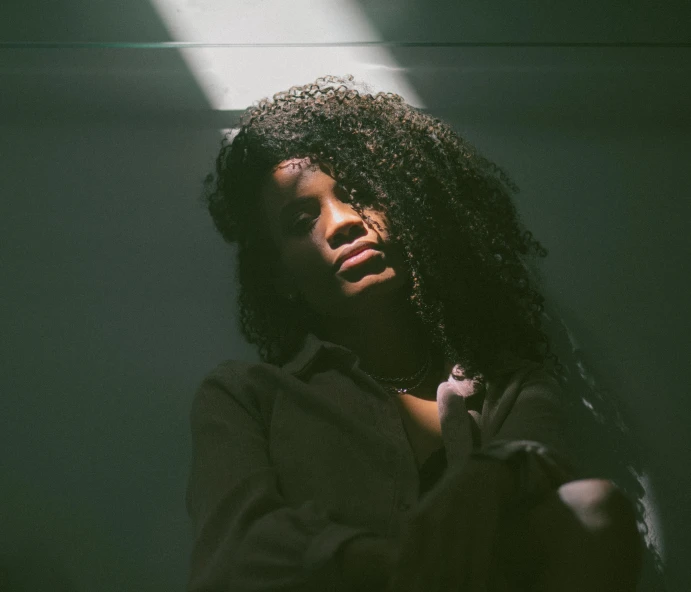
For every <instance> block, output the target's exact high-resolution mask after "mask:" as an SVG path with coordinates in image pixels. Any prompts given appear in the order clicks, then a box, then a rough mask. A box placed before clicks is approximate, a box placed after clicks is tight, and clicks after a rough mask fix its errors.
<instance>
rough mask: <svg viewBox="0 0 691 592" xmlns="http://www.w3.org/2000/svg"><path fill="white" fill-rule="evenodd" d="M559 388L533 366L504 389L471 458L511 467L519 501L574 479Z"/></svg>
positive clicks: (539, 495)
mask: <svg viewBox="0 0 691 592" xmlns="http://www.w3.org/2000/svg"><path fill="white" fill-rule="evenodd" d="M561 401H562V396H561V387H560V386H559V383H558V381H557V380H556V378H555V377H554V376H552V375H551V374H550V373H548V372H547V371H546V370H545V369H544V368H543V367H541V366H540V367H533V368H532V369H531V370H529V371H528V372H527V373H525V375H524V377H523V379H520V380H517V381H516V384H511V385H509V387H507V389H506V390H505V392H504V394H503V395H502V397H501V398H500V399H499V401H498V402H497V404H496V408H495V409H494V410H493V413H492V414H491V418H490V421H489V427H488V429H487V430H485V434H483V445H482V447H481V448H480V449H479V450H476V451H475V452H474V453H473V454H472V457H473V458H487V459H495V460H500V461H504V462H506V463H507V464H509V465H510V466H511V467H512V468H513V469H514V474H515V476H516V480H517V487H518V491H519V497H520V500H521V501H522V502H526V503H531V502H532V501H534V500H535V499H538V498H540V497H542V495H544V493H545V492H547V491H549V490H552V489H554V488H556V487H559V486H560V485H562V484H564V483H566V482H567V481H571V480H573V479H575V478H576V470H575V468H574V465H573V464H572V461H571V459H570V455H569V454H568V452H567V450H566V445H565V434H564V417H563V412H562V403H561Z"/></svg>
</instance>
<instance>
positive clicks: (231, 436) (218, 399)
mask: <svg viewBox="0 0 691 592" xmlns="http://www.w3.org/2000/svg"><path fill="white" fill-rule="evenodd" d="M230 390H233V389H230ZM240 390H242V388H240ZM234 394H235V393H231V392H229V388H228V385H227V384H226V381H219V380H218V379H214V378H212V377H208V378H207V379H206V380H205V381H204V382H203V383H202V385H201V386H200V388H199V390H198V392H197V394H196V396H195V399H194V403H193V405H192V411H191V414H190V419H191V430H192V443H193V455H192V465H191V470H190V475H189V479H188V484H187V496H186V504H187V511H188V513H189V515H190V517H191V518H192V521H193V523H194V529H195V540H194V543H193V548H192V553H191V558H190V575H189V582H188V592H202V591H204V592H210V591H218V592H221V591H232V592H252V591H261V592H271V591H296V592H297V591H300V592H306V591H312V590H315V591H317V590H319V591H320V592H325V591H336V590H341V589H343V586H344V585H343V583H342V581H341V578H340V574H339V572H338V569H337V564H336V557H335V555H336V551H337V550H338V549H339V547H340V546H341V545H342V544H343V543H345V542H346V541H348V540H350V539H351V538H353V537H355V536H358V535H361V534H368V533H367V531H365V530H363V529H359V528H353V527H350V526H347V525H344V524H338V523H336V522H333V521H332V520H330V519H329V516H328V513H327V511H326V510H325V509H324V508H320V507H318V506H317V505H316V504H315V503H314V502H311V501H307V502H305V503H304V504H302V505H300V506H298V507H291V506H288V505H287V504H286V502H285V500H284V499H283V498H282V496H281V494H280V491H279V486H278V478H277V474H276V472H275V470H274V469H273V468H272V466H271V463H270V460H269V455H268V446H267V438H266V435H265V431H264V427H263V422H262V421H261V419H262V418H261V414H260V412H259V410H258V409H256V407H253V406H252V405H251V404H249V403H248V401H247V400H246V399H247V397H242V396H240V397H235V396H234ZM243 399H245V400H243Z"/></svg>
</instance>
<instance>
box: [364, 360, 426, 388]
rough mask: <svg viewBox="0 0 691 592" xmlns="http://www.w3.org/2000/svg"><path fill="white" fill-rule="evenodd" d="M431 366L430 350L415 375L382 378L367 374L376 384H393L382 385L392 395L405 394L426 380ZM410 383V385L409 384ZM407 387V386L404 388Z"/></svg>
mask: <svg viewBox="0 0 691 592" xmlns="http://www.w3.org/2000/svg"><path fill="white" fill-rule="evenodd" d="M431 364H432V353H431V352H430V350H427V359H426V360H425V363H424V364H423V365H422V366H421V367H420V369H419V370H417V371H416V372H415V373H413V374H411V375H410V376H394V377H390V378H388V377H383V376H376V375H374V374H371V373H369V372H368V374H369V375H370V376H371V377H372V378H374V380H376V381H377V382H388V383H394V384H388V385H382V387H383V388H384V389H385V390H387V391H389V392H390V393H392V394H397V393H398V394H401V393H407V392H408V391H409V390H411V389H414V388H417V387H419V386H420V385H421V384H422V383H423V381H424V380H425V378H427V374H428V372H429V368H430V366H431ZM411 383H412V384H411ZM405 385H407V386H405Z"/></svg>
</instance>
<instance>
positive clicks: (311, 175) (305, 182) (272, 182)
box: [261, 158, 335, 213]
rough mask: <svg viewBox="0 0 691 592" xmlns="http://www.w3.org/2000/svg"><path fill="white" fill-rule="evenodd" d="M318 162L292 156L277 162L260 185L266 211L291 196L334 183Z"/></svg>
mask: <svg viewBox="0 0 691 592" xmlns="http://www.w3.org/2000/svg"><path fill="white" fill-rule="evenodd" d="M334 182H335V181H334V179H333V178H332V177H330V176H329V175H328V174H326V173H324V172H323V171H322V170H321V168H320V167H319V165H318V164H316V163H312V162H311V161H310V160H309V159H306V158H294V159H291V160H284V161H283V162H281V163H279V164H278V165H277V166H276V167H275V168H274V169H273V171H272V172H271V173H270V175H269V176H268V177H267V179H266V180H265V182H264V184H263V185H262V191H261V194H262V200H263V202H264V207H265V209H266V210H267V212H269V213H272V212H276V211H278V210H280V208H281V207H282V206H283V205H284V204H285V203H286V202H288V201H290V200H291V199H292V198H294V197H297V196H303V195H309V194H314V193H318V192H320V191H321V190H326V189H328V188H329V187H331V186H332V185H333V184H334Z"/></svg>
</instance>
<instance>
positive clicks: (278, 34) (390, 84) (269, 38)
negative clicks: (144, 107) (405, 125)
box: [152, 0, 424, 110]
mask: <svg viewBox="0 0 691 592" xmlns="http://www.w3.org/2000/svg"><path fill="white" fill-rule="evenodd" d="M152 4H153V6H154V8H155V9H156V10H157V12H158V13H159V15H160V17H161V19H162V21H163V22H164V24H165V25H166V27H167V28H168V31H169V33H170V35H171V37H172V38H173V40H175V41H184V42H195V43H205V44H218V45H220V46H219V47H190V48H183V49H181V50H180V52H181V53H182V57H183V59H184V60H185V62H186V63H187V65H188V67H189V69H190V71H191V72H192V74H193V75H194V76H195V78H196V80H197V82H198V84H199V86H200V88H201V89H202V90H203V92H204V93H205V94H206V97H207V99H208V101H209V103H210V104H211V106H212V108H213V109H215V110H239V109H245V108H246V107H248V106H249V105H251V104H252V103H253V102H255V101H256V100H258V99H261V98H262V97H270V96H271V95H273V93H275V92H278V91H282V90H286V89H288V88H290V87H291V86H294V85H301V84H304V83H307V82H311V81H313V80H314V79H316V78H318V77H319V76H324V75H326V74H335V75H343V74H352V75H353V76H355V78H356V80H357V81H360V82H364V83H366V84H368V85H369V86H370V87H371V88H372V90H373V91H375V92H376V91H379V90H385V91H391V92H395V93H398V94H400V95H402V96H403V97H404V98H405V100H406V101H408V102H409V103H410V104H412V105H414V106H416V107H424V105H423V104H422V101H421V100H420V98H419V97H418V95H417V94H416V93H415V91H414V90H413V88H412V87H411V86H410V85H409V84H408V82H407V80H406V78H405V72H404V70H403V69H402V68H401V67H400V66H399V65H398V64H397V63H396V62H395V60H394V59H393V57H392V56H391V53H390V52H389V50H388V49H386V48H384V47H371V46H366V47H362V46H360V47H357V46H356V47H354V46H345V47H344V46H339V45H338V44H339V43H353V42H373V41H374V42H376V41H381V39H380V37H379V35H378V33H377V31H375V30H374V29H373V28H372V26H371V25H370V24H369V22H368V21H367V19H366V18H365V17H364V15H363V14H362V13H361V11H360V9H359V8H358V7H357V5H356V4H355V3H354V2H350V1H348V0H319V1H317V2H315V1H314V0H291V1H290V2H286V1H284V0H263V1H257V0H253V1H247V0H217V1H216V2H213V3H212V2H208V1H207V2H199V1H193V0H152ZM263 43H271V44H309V43H328V44H330V46H328V47H323V46H320V47H261V46H259V47H232V46H231V47H229V46H228V45H229V44H230V45H236V46H237V45H242V44H263ZM222 45H225V47H223V46H222Z"/></svg>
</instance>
